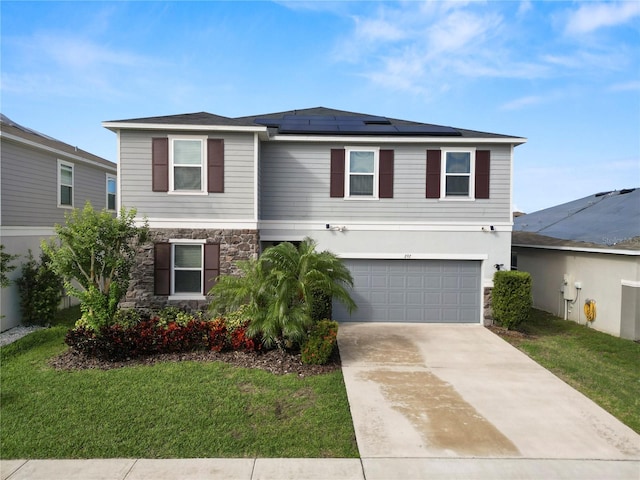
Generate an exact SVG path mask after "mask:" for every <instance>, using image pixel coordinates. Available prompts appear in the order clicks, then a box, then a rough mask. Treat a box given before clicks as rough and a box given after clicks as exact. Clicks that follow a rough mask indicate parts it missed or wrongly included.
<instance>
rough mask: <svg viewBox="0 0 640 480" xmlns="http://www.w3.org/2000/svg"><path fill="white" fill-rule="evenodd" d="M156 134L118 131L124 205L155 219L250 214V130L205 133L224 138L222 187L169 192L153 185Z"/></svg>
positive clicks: (251, 192) (140, 214)
mask: <svg viewBox="0 0 640 480" xmlns="http://www.w3.org/2000/svg"><path fill="white" fill-rule="evenodd" d="M165 135H166V133H165ZM185 135H187V133H185ZM193 135H202V134H201V133H200V134H198V133H194V134H193ZM160 136H163V135H161V134H159V133H158V132H145V131H122V132H121V133H120V176H121V191H120V196H121V199H122V205H123V206H125V207H127V208H132V207H135V208H136V209H137V210H138V215H139V216H147V217H149V218H156V219H159V218H167V219H185V220H209V221H215V220H226V219H228V220H231V219H234V220H238V219H243V220H245V219H246V220H251V219H253V218H254V211H253V210H254V207H253V198H254V186H253V182H254V153H253V152H254V150H253V134H228V133H224V134H220V135H217V134H211V135H209V137H210V138H222V139H224V151H225V155H224V156H225V159H224V193H209V194H207V195H172V194H169V193H165V192H153V191H152V190H151V180H152V176H151V139H152V138H153V137H160Z"/></svg>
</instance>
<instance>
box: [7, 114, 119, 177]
mask: <svg viewBox="0 0 640 480" xmlns="http://www.w3.org/2000/svg"><path fill="white" fill-rule="evenodd" d="M0 129H1V130H2V132H3V133H6V134H11V135H14V136H16V137H19V138H22V139H24V140H27V141H30V142H33V143H36V144H40V145H43V146H47V147H50V148H54V149H56V150H60V151H61V152H64V153H68V154H71V155H76V156H78V157H81V158H85V159H87V160H91V161H93V162H96V163H99V164H102V165H104V166H105V167H107V168H108V169H110V170H115V169H116V164H115V163H114V162H112V161H110V160H107V159H106V158H102V157H99V156H97V155H94V154H93V153H90V152H87V151H86V150H82V149H81V148H78V147H75V146H73V145H69V144H68V143H64V142H62V141H60V140H57V139H55V138H53V137H50V136H48V135H45V134H44V133H40V132H38V131H36V130H33V129H31V128H28V127H25V126H23V125H20V124H19V123H16V122H14V121H13V120H11V119H10V118H9V117H7V116H5V115H3V114H1V113H0Z"/></svg>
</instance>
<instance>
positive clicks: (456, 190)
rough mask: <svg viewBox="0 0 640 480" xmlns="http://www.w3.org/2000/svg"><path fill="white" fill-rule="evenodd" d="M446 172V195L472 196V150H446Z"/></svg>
mask: <svg viewBox="0 0 640 480" xmlns="http://www.w3.org/2000/svg"><path fill="white" fill-rule="evenodd" d="M444 173H445V174H444V181H445V188H444V191H445V196H447V197H470V196H471V193H470V188H471V181H470V179H471V152H446V156H445V172H444Z"/></svg>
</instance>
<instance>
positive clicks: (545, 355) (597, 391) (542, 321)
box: [502, 309, 640, 433]
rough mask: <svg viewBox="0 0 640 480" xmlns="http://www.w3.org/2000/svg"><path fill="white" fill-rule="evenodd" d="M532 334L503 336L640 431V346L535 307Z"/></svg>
mask: <svg viewBox="0 0 640 480" xmlns="http://www.w3.org/2000/svg"><path fill="white" fill-rule="evenodd" d="M520 331H522V332H523V333H525V334H527V335H526V336H521V337H518V336H511V335H502V336H503V338H504V339H505V340H507V341H508V342H510V343H511V344H513V345H515V346H516V347H518V348H519V349H520V350H522V351H523V352H525V353H526V354H527V355H529V356H530V357H531V358H532V359H533V360H535V361H536V362H538V363H539V364H540V365H542V366H543V367H545V368H547V369H548V370H550V371H551V372H553V373H554V374H556V375H557V376H558V377H560V378H561V379H562V380H564V381H565V382H567V383H568V384H569V385H571V386H572V387H574V388H575V389H576V390H578V391H580V392H582V393H583V394H584V395H586V396H587V397H589V398H590V399H592V400H593V401H594V402H596V403H597V404H598V405H600V406H601V407H603V408H604V409H605V410H607V411H608V412H609V413H611V414H612V415H614V416H615V417H617V418H618V419H619V420H620V421H622V422H623V423H625V424H626V425H628V426H629V427H631V428H632V429H633V430H635V431H636V432H638V433H640V344H639V343H636V342H633V341H631V340H625V339H622V338H618V337H614V336H612V335H608V334H606V333H602V332H599V331H597V330H594V329H593V328H590V327H588V326H585V325H578V324H577V323H574V322H571V321H565V320H561V319H560V318H558V317H555V316H553V315H551V314H549V313H546V312H542V311H540V310H535V309H534V310H532V312H531V317H530V319H529V320H528V321H527V322H526V323H525V324H524V325H522V326H521V328H520Z"/></svg>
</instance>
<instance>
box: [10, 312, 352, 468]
mask: <svg viewBox="0 0 640 480" xmlns="http://www.w3.org/2000/svg"><path fill="white" fill-rule="evenodd" d="M73 312H76V310H74V311H73ZM67 316H68V317H69V318H67V319H66V320H62V321H61V322H60V325H58V326H55V327H53V328H50V329H47V330H40V331H37V332H34V333H32V334H31V335H29V336H27V337H25V338H23V339H21V340H19V341H17V342H15V343H13V344H11V345H8V346H6V347H2V348H1V349H0V362H1V370H0V381H1V387H2V388H1V393H0V395H1V397H0V457H1V458H4V459H8V458H115V457H128V458H135V457H140V458H193V457H214V458H215V457H357V456H358V449H357V446H356V442H355V434H354V430H353V424H352V421H351V415H350V412H349V404H348V401H347V396H346V391H345V387H344V381H343V377H342V373H341V372H340V371H337V372H333V373H330V374H325V375H317V376H313V377H305V378H298V377H297V376H294V375H283V376H275V375H272V374H270V373H267V372H264V371H261V370H249V369H240V368H236V367H233V366H231V365H228V364H224V363H221V362H212V363H198V362H179V363H164V364H156V365H154V366H138V367H130V368H121V369H114V370H107V371H101V370H85V371H77V372H62V371H56V370H54V369H52V368H50V367H49V366H48V365H47V360H48V359H49V358H51V357H52V356H54V355H56V354H58V353H60V352H62V351H64V349H65V348H66V346H65V345H64V344H63V339H64V335H65V333H66V331H67V329H68V328H69V326H70V325H71V324H72V322H73V320H74V318H77V315H76V314H75V313H72V314H71V315H69V314H68V313H67Z"/></svg>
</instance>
